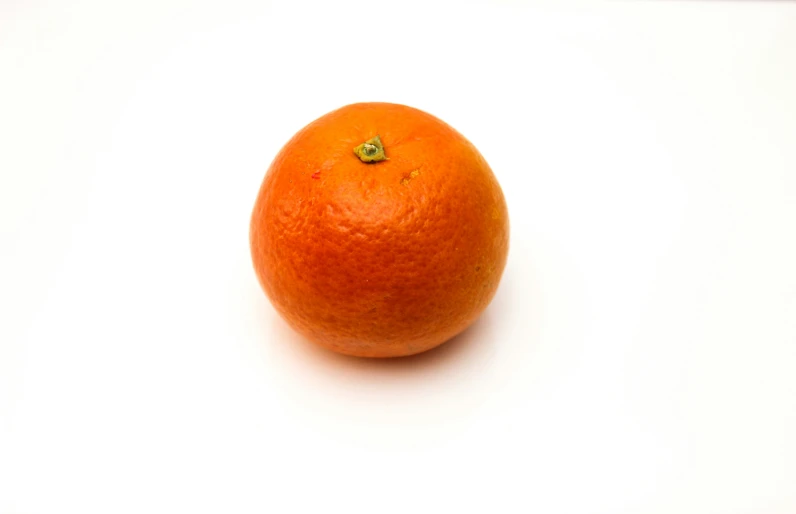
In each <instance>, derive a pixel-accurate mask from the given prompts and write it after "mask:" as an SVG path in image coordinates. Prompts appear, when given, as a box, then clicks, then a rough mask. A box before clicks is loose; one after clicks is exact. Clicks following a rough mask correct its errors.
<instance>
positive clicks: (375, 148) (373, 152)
mask: <svg viewBox="0 0 796 514" xmlns="http://www.w3.org/2000/svg"><path fill="white" fill-rule="evenodd" d="M354 153H355V154H356V156H357V157H359V160H360V161H362V162H379V161H384V160H387V156H386V155H384V145H382V144H381V138H380V137H379V136H378V135H377V136H376V137H372V138H370V139H368V140H367V141H365V142H364V143H362V144H361V145H359V146H357V147H356V148H354Z"/></svg>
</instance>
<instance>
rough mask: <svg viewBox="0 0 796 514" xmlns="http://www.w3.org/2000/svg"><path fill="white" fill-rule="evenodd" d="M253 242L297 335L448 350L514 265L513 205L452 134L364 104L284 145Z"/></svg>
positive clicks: (379, 352) (367, 346)
mask: <svg viewBox="0 0 796 514" xmlns="http://www.w3.org/2000/svg"><path fill="white" fill-rule="evenodd" d="M250 243H251V253H252V259H253V262H254V269H255V271H256V273H257V277H258V279H259V281H260V284H261V286H262V288H263V290H264V291H265V293H266V294H267V296H268V297H269V299H270V300H271V303H272V304H273V306H274V308H275V309H276V310H277V311H278V312H279V314H281V315H282V317H283V318H284V319H285V320H286V321H287V322H288V323H289V324H290V325H291V326H292V327H293V328H294V329H295V330H297V331H298V332H300V333H301V334H303V335H304V336H306V337H307V338H309V339H310V340H312V341H314V342H315V343H318V344H320V345H322V346H324V347H326V348H329V349H331V350H334V351H337V352H340V353H344V354H348V355H356V356H362V357H397V356H404V355H411V354H414V353H419V352H423V351H425V350H428V349H431V348H434V347H435V346H437V345H440V344H442V343H444V342H445V341H447V340H448V339H450V338H451V337H453V336H455V335H456V334H458V333H460V332H462V331H463V330H464V329H465V328H467V327H468V326H469V325H470V324H471V323H473V321H475V319H476V318H477V317H478V316H479V314H481V312H482V311H483V310H484V309H485V308H486V306H487V305H488V304H489V302H490V301H491V300H492V297H493V296H494V294H495V291H496V290H497V287H498V283H499V281H500V277H501V275H502V273H503V268H504V267H505V264H506V256H507V254H508V244H509V221H508V211H507V210H506V202H505V199H504V197H503V192H502V191H501V189H500V185H499V184H498V182H497V180H496V178H495V176H494V174H493V173H492V170H491V169H490V168H489V165H487V163H486V161H485V160H484V158H483V157H482V156H481V154H480V153H479V152H478V150H476V148H475V147H474V146H473V145H472V144H471V143H470V142H469V141H467V139H465V138H464V136H462V135H461V134H459V133H458V132H457V131H456V130H454V129H453V128H452V127H450V126H449V125H447V124H446V123H444V122H443V121H441V120H439V119H437V118H435V117H434V116H432V115H430V114H427V113H425V112H423V111H420V110H417V109H414V108H411V107H407V106H404V105H397V104H389V103H359V104H353V105H348V106H345V107H342V108H340V109H338V110H336V111H333V112H330V113H329V114H326V115H325V116H322V117H320V118H318V119H317V120H315V121H313V122H312V123H310V124H309V125H307V126H306V127H304V128H303V129H301V130H300V131H299V132H298V133H297V134H296V135H295V136H293V138H292V139H291V140H290V141H288V143H287V144H286V145H285V146H284V147H283V148H282V149H281V150H280V152H279V154H278V155H277V156H276V158H275V159H274V161H273V163H272V164H271V166H270V168H269V169H268V172H267V173H266V175H265V179H264V181H263V183H262V186H261V188H260V192H259V194H258V196H257V201H256V203H255V205H254V211H253V214H252V218H251V227H250Z"/></svg>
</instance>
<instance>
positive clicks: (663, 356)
mask: <svg viewBox="0 0 796 514" xmlns="http://www.w3.org/2000/svg"><path fill="white" fill-rule="evenodd" d="M329 4H334V7H331V6H329V7H325V8H321V7H319V6H314V5H312V4H301V3H297V2H272V3H271V4H270V5H269V4H268V3H267V2H251V3H248V4H244V3H240V2H229V3H227V2H224V3H216V4H215V5H213V6H208V5H207V4H206V3H203V2H191V1H187V0H186V1H184V2H176V1H155V0H151V1H144V2H104V1H100V0H95V1H82V2H77V1H76V2H56V1H44V0H41V1H30V2H27V1H26V2H22V1H21V0H16V1H15V0H11V1H10V2H9V1H8V0H5V1H4V2H3V3H2V4H0V230H1V232H0V235H1V237H2V239H0V245H2V247H1V249H2V252H1V253H0V259H2V261H1V262H0V309H1V310H0V316H2V323H0V512H2V513H15V514H16V513H20V514H21V513H26V514H27V513H53V514H55V513H59V514H61V513H80V514H90V513H109V512H113V513H127V512H130V513H133V512H135V513H140V512H150V513H160V512H163V513H166V512H168V513H174V512H191V513H201V512H235V513H249V512H299V511H301V512H330V511H331V512H368V513H372V512H401V513H405V512H461V511H464V510H467V509H472V511H479V512H541V513H546V514H553V513H578V514H584V513H585V514H590V513H645V514H646V513H650V514H652V513H660V514H663V513H672V512H677V513H679V514H688V513H694V514H697V513H698V514H710V513H755V514H786V513H793V512H795V511H796V144H795V143H796V95H794V92H795V91H796V58H794V55H796V5H794V4H787V3H779V2H766V3H755V2H748V3H744V2H732V3H718V2H704V3H702V2H690V3H676V2H675V3H665V2H648V3H632V4H631V3H622V4H576V3H567V4H564V6H561V4H558V5H559V6H558V7H556V6H554V5H553V4H551V3H544V4H531V5H526V6H521V5H518V4H517V3H512V2H508V1H503V2H497V3H495V4H492V5H487V4H483V3H477V2H472V1H470V2H464V3H460V4H458V6H457V7H450V8H443V6H439V7H438V8H437V7H435V8H430V7H428V6H426V5H423V4H422V3H414V4H412V3H406V2H395V3H394V4H392V5H390V6H388V5H380V4H378V3H375V4H374V3H370V2H365V3H352V4H351V5H349V6H342V5H341V4H339V3H337V2H330V3H329ZM374 11H375V12H374ZM363 17H364V18H370V19H371V20H372V23H370V24H368V25H365V24H363V23H362V22H361V21H360V20H361V18H363ZM367 100H383V101H393V102H400V103H406V104H409V105H412V106H415V107H419V108H421V109H425V110H427V111H429V112H431V113H433V114H436V115H438V116H439V117H441V118H442V119H444V120H446V121H448V122H449V123H451V124H452V125H453V126H455V127H457V128H458V129H459V130H460V131H461V132H463V133H464V134H465V135H466V136H467V137H469V138H470V139H471V140H472V141H473V142H474V143H475V144H476V146H478V148H479V149H480V150H481V152H482V153H483V154H484V155H485V156H486V158H487V160H489V162H490V163H491V165H492V167H493V169H494V170H495V172H496V174H497V175H498V178H499V180H500V182H501V184H502V185H503V188H504V191H505V193H506V197H507V200H508V204H509V211H510V215H511V223H512V234H511V237H512V241H511V243H512V246H511V252H510V256H509V263H508V267H507V269H506V273H505V275H504V277H503V282H502V285H501V287H500V290H499V292H498V294H497V297H496V298H495V300H494V302H493V304H492V306H491V307H490V308H489V309H488V311H487V312H486V314H485V315H484V316H483V318H482V319H481V320H480V321H479V322H478V324H477V325H476V326H475V327H474V328H473V329H471V330H470V331H468V332H467V333H466V334H465V335H464V336H462V337H460V338H459V340H457V341H455V342H454V343H451V344H449V345H446V346H444V347H442V348H441V349H439V350H437V351H433V352H430V353H428V354H425V355H423V356H420V357H418V358H413V359H408V360H397V361H388V362H384V361H379V362H377V361H366V360H355V359H350V358H345V357H338V356H335V355H333V354H331V353H327V352H326V351H323V350H320V349H316V348H315V347H313V346H311V345H309V344H307V343H305V342H304V341H302V340H301V339H300V338H299V337H297V336H296V335H294V334H293V333H292V332H291V330H290V329H289V328H287V327H286V325H285V324H284V323H283V322H282V321H281V320H280V319H279V318H277V316H276V315H275V314H274V312H273V310H272V309H271V307H270V305H269V304H268V303H267V301H266V298H265V296H264V295H263V294H262V293H261V291H260V290H259V288H258V285H257V282H256V280H255V277H254V274H253V272H252V270H251V265H250V260H249V254H248V240H247V230H248V221H249V213H250V209H251V206H252V205H253V201H254V197H255V195H256V192H257V188H258V187H259V184H260V181H261V180H262V177H263V174H264V172H265V169H266V167H267V165H268V164H269V162H270V160H271V158H272V157H273V156H274V154H275V153H276V151H277V150H278V149H279V147H280V146H281V145H282V144H283V143H284V142H285V141H286V140H287V139H288V138H289V137H290V136H291V135H292V134H293V133H294V132H295V131H296V130H297V129H299V128H300V127H302V126H303V125H305V124H306V123H308V122H309V121H311V120H313V119H314V118H316V117H318V116H320V115H322V114H324V113H325V112H327V111H329V110H332V109H334V108H336V107H339V106H341V105H344V104H347V103H351V102H355V101H367Z"/></svg>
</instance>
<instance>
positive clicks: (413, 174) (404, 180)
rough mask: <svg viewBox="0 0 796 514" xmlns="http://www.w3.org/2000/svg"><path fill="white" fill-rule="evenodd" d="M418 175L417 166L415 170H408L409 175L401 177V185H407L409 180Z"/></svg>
mask: <svg viewBox="0 0 796 514" xmlns="http://www.w3.org/2000/svg"><path fill="white" fill-rule="evenodd" d="M418 175H420V169H419V168H418V169H416V170H412V171H410V172H409V175H407V176H405V177H404V178H402V179H401V185H402V186H408V185H409V182H411V181H412V179H413V178H415V177H417V176H418Z"/></svg>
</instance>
